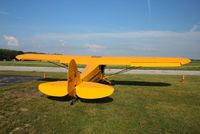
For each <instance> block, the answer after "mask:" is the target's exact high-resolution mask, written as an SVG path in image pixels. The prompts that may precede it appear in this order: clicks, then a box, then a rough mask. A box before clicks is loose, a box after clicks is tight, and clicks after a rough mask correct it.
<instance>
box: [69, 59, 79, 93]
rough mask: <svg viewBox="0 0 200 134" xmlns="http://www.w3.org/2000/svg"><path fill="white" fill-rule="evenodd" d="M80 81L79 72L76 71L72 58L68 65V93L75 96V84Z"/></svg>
mask: <svg viewBox="0 0 200 134" xmlns="http://www.w3.org/2000/svg"><path fill="white" fill-rule="evenodd" d="M80 82H81V77H80V72H79V71H78V68H77V64H76V62H75V60H74V59H72V60H71V61H70V63H69V66H68V94H69V95H70V96H74V97H76V86H78V85H79V84H80Z"/></svg>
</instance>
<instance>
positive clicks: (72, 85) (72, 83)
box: [39, 59, 114, 99]
mask: <svg viewBox="0 0 200 134" xmlns="http://www.w3.org/2000/svg"><path fill="white" fill-rule="evenodd" d="M39 90H40V91H41V92H42V93H44V94H46V95H49V96H58V97H62V96H66V95H69V96H73V97H77V96H78V97H80V98H83V99H99V98H104V97H107V96H109V95H111V94H112V93H113V92H114V88H113V87H111V86H108V85H104V84H100V83H96V82H88V81H84V80H82V79H81V77H80V72H79V71H78V68H77V64H76V62H75V60H73V59H72V60H71V61H70V63H69V66H68V81H56V82H46V83H42V84H40V85H39Z"/></svg>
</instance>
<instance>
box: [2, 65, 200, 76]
mask: <svg viewBox="0 0 200 134" xmlns="http://www.w3.org/2000/svg"><path fill="white" fill-rule="evenodd" d="M1 70H2V71H6V70H11V71H36V72H67V69H65V68H61V67H27V66H0V71H1ZM120 70H121V69H106V70H105V73H107V74H112V73H116V72H119V71H120ZM79 71H83V68H80V69H79ZM124 74H163V75H200V71H186V70H137V69H136V70H131V71H128V72H125V73H124Z"/></svg>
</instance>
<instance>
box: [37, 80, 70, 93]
mask: <svg viewBox="0 0 200 134" xmlns="http://www.w3.org/2000/svg"><path fill="white" fill-rule="evenodd" d="M67 86H68V82H67V81H56V82H46V83H42V84H40V85H39V90H40V92H42V93H44V94H46V95H49V96H56V97H62V96H65V95H67V94H68V91H67Z"/></svg>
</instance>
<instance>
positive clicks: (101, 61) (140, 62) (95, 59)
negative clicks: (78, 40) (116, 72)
mask: <svg viewBox="0 0 200 134" xmlns="http://www.w3.org/2000/svg"><path fill="white" fill-rule="evenodd" d="M16 58H17V59H19V60H39V61H40V60H43V61H54V62H60V63H65V64H67V63H69V62H70V60H71V59H74V60H75V61H76V63H77V64H95V65H128V66H136V67H176V66H181V65H184V64H187V63H189V62H190V60H189V59H187V58H179V57H133V56H67V55H49V54H23V55H18V56H17V57H16Z"/></svg>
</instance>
